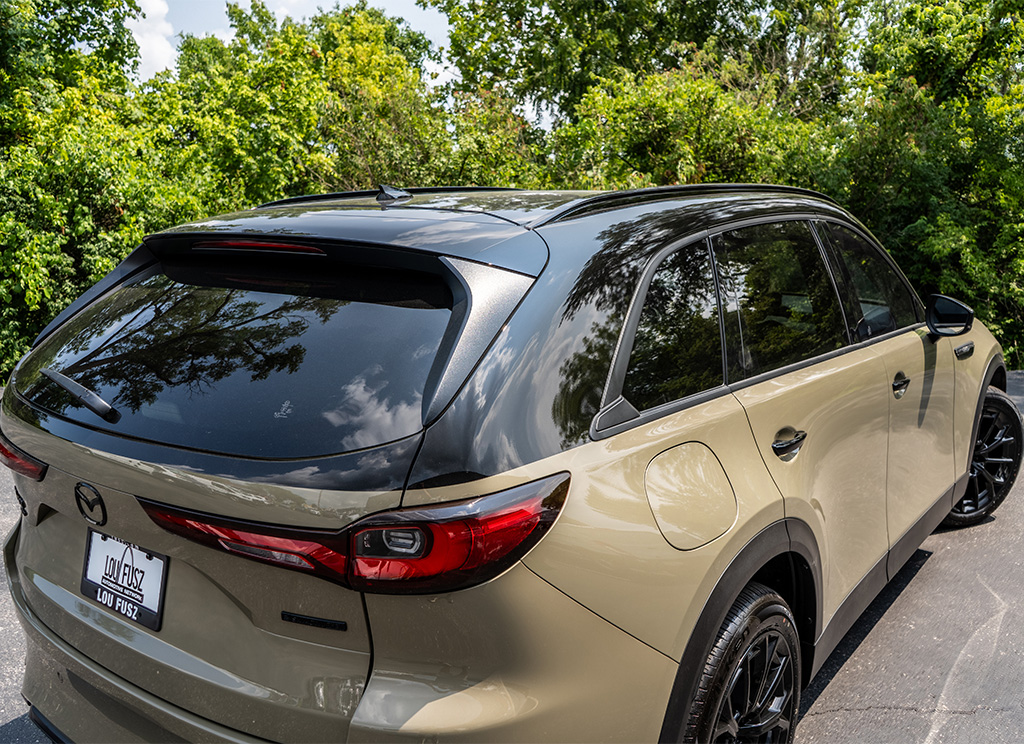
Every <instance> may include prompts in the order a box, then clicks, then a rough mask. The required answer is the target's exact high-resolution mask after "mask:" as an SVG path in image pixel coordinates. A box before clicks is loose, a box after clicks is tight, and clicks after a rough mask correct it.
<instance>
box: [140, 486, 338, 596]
mask: <svg viewBox="0 0 1024 744" xmlns="http://www.w3.org/2000/svg"><path fill="white" fill-rule="evenodd" d="M139 502H140V503H141V504H142V508H143V509H145V510H146V513H147V514H149V517H150V519H152V520H153V521H154V522H156V523H157V524H158V525H160V526H161V527H163V528H164V529H165V530H168V531H170V532H174V533H176V534H178V535H181V536H182V537H187V538H188V539H190V540H195V541H196V542H201V543H203V544H205V545H209V546H211V547H214V548H221V549H222V550H227V551H228V552H230V553H237V554H239V555H244V556H245V557H246V558H254V559H256V560H259V561H264V562H267V563H274V564H277V565H279V566H284V567H285V568H294V569H296V570H299V571H310V572H312V573H321V574H323V575H325V576H326V577H327V578H333V577H334V576H335V575H336V574H337V575H342V576H343V575H344V574H345V565H346V557H345V553H344V550H343V549H342V550H339V549H338V547H339V545H340V544H341V541H340V540H339V536H338V534H337V533H335V532H321V533H317V532H312V531H306V530H302V531H300V530H293V529H287V528H277V529H274V528H268V526H267V525H262V524H259V525H256V524H254V525H248V524H246V523H241V522H232V521H227V520H221V519H217V518H216V517H211V516H207V515H205V514H195V513H192V512H187V511H184V510H181V509H174V508H172V507H167V506H163V505H162V504H156V503H154V502H152V501H146V500H144V499H139ZM268 530H269V531H268ZM316 538H319V540H318V539H316ZM335 540H337V541H338V542H339V545H335V546H330V545H329V544H330V543H332V542H333V541H335ZM324 543H328V544H327V545H325V544H324Z"/></svg>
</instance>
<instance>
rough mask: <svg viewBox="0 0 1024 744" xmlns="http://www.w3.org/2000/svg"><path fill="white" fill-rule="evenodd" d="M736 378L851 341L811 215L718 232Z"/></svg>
mask: <svg viewBox="0 0 1024 744" xmlns="http://www.w3.org/2000/svg"><path fill="white" fill-rule="evenodd" d="M713 244H714V251H715V260H716V262H717V264H718V270H719V278H720V281H721V285H722V300H723V304H724V306H725V342H726V348H727V349H728V353H727V358H728V369H729V379H730V380H731V381H736V380H741V379H744V378H747V377H753V376H754V375H758V374H761V373H763V372H769V371H771V370H773V369H777V368H779V367H784V366H786V365H788V364H794V363H796V362H799V361H802V360H804V359H808V358H810V357H813V356H817V355H818V354H824V353H826V352H829V351H833V350H834V349H838V348H840V347H842V346H843V345H844V344H845V340H846V334H845V332H844V330H843V319H842V313H841V311H840V309H839V301H838V299H837V297H836V294H835V290H834V289H833V286H832V281H831V279H830V277H829V275H828V272H827V270H826V268H825V264H824V261H823V260H822V257H821V252H820V251H819V250H818V246H817V243H816V242H815V240H814V236H813V234H812V233H811V228H810V225H808V224H807V223H806V222H798V221H794V222H778V223H774V224H766V225H756V226H753V227H746V228H742V229H739V230H731V231H729V232H725V233H722V234H720V235H717V236H715V238H714V239H713Z"/></svg>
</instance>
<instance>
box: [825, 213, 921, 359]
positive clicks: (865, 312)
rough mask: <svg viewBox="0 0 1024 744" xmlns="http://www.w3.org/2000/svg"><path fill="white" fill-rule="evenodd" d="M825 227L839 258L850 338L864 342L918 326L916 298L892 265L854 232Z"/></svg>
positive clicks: (830, 225) (831, 226) (833, 226)
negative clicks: (901, 329) (907, 327)
mask: <svg viewBox="0 0 1024 744" xmlns="http://www.w3.org/2000/svg"><path fill="white" fill-rule="evenodd" d="M821 225H822V231H821V232H822V235H823V237H825V239H826V240H828V242H829V243H830V244H831V246H832V249H833V250H834V251H835V253H836V255H837V256H838V258H839V270H840V275H841V277H842V285H843V287H844V293H843V294H844V302H845V303H846V314H847V318H848V320H849V323H850V336H851V337H852V338H854V339H855V340H857V341H864V340H867V339H869V338H871V337H872V336H878V335H880V334H882V333H888V332H889V331H895V330H897V329H898V328H904V327H906V326H909V325H913V324H914V323H916V322H917V311H916V309H915V302H914V299H913V296H912V295H911V294H910V291H909V290H908V289H907V286H906V284H904V283H903V281H902V280H901V279H900V277H899V276H897V274H896V272H895V271H894V270H893V268H892V266H890V265H889V262H888V261H886V260H885V259H884V258H883V257H882V256H881V255H879V253H878V251H877V250H875V248H874V247H873V246H871V245H870V244H869V243H868V242H867V241H866V240H864V238H862V237H861V236H860V235H858V234H857V233H855V232H854V231H853V230H850V229H849V228H846V227H843V226H842V225H833V224H825V223H821Z"/></svg>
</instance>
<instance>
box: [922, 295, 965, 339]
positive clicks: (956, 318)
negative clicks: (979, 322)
mask: <svg viewBox="0 0 1024 744" xmlns="http://www.w3.org/2000/svg"><path fill="white" fill-rule="evenodd" d="M925 322H926V323H927V324H928V332H929V333H931V334H932V335H934V336H960V335H962V334H964V333H967V331H969V330H971V326H972V325H974V311H973V310H972V309H971V308H969V307H967V305H965V304H964V303H962V302H960V301H959V300H954V299H953V298H952V297H946V296H945V295H940V294H933V295H932V296H931V297H929V298H928V310H927V311H926V313H925Z"/></svg>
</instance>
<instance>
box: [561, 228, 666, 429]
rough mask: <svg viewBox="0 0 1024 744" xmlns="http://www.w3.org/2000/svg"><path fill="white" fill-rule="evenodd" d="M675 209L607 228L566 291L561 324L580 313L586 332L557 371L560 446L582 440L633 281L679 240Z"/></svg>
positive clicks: (594, 410)
mask: <svg viewBox="0 0 1024 744" xmlns="http://www.w3.org/2000/svg"><path fill="white" fill-rule="evenodd" d="M679 225H680V215H679V211H678V210H673V209H669V210H666V211H664V212H655V213H648V214H644V215H642V216H640V217H638V218H636V219H629V220H622V221H619V222H616V223H614V224H611V225H609V226H608V227H607V228H605V229H604V230H603V231H602V232H601V233H600V234H599V235H598V239H599V240H600V241H601V244H602V245H601V249H600V250H598V251H597V252H596V253H595V254H594V255H593V256H591V257H590V259H588V260H587V262H586V264H585V265H584V267H583V270H582V271H581V272H580V275H579V278H578V279H577V280H576V283H575V284H574V285H573V287H572V290H571V291H570V292H569V297H568V299H567V301H566V303H565V306H564V308H563V311H562V318H561V322H563V323H567V322H572V321H573V320H574V319H575V318H576V315H577V314H579V313H580V312H581V311H582V310H583V309H584V308H590V309H591V312H589V313H585V315H587V316H588V317H591V318H593V316H594V315H597V316H598V318H599V319H598V320H597V321H594V320H591V324H590V328H589V331H588V332H586V333H585V334H581V335H582V336H583V338H582V341H581V342H580V346H579V348H578V349H577V350H576V351H575V352H574V353H573V354H572V356H571V357H569V359H567V360H566V361H565V362H564V363H563V364H562V366H561V368H560V370H559V375H560V377H561V381H560V387H559V391H558V395H557V396H556V398H555V401H554V405H553V407H552V408H553V410H552V413H553V414H554V420H555V422H556V423H557V425H558V428H559V432H560V434H561V436H562V445H563V446H570V445H572V444H578V443H579V442H581V441H584V440H585V439H586V437H587V432H588V431H589V430H590V421H591V419H593V417H594V414H595V413H597V411H598V410H599V408H600V406H601V396H602V394H603V392H604V384H605V380H606V379H607V377H608V369H609V366H610V364H611V359H612V353H613V352H614V350H615V344H616V343H617V342H618V339H619V332H620V331H621V330H622V321H623V318H624V317H625V315H626V310H627V309H628V307H629V302H630V300H631V299H632V297H633V292H634V291H635V290H636V285H637V282H638V281H639V280H640V276H641V274H642V273H643V269H644V267H645V266H646V264H647V262H648V261H649V260H650V258H651V257H652V256H653V255H654V254H655V253H657V252H658V251H659V250H661V249H662V248H664V247H665V245H666V244H668V243H670V242H671V241H672V240H673V239H674V238H677V237H679Z"/></svg>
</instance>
